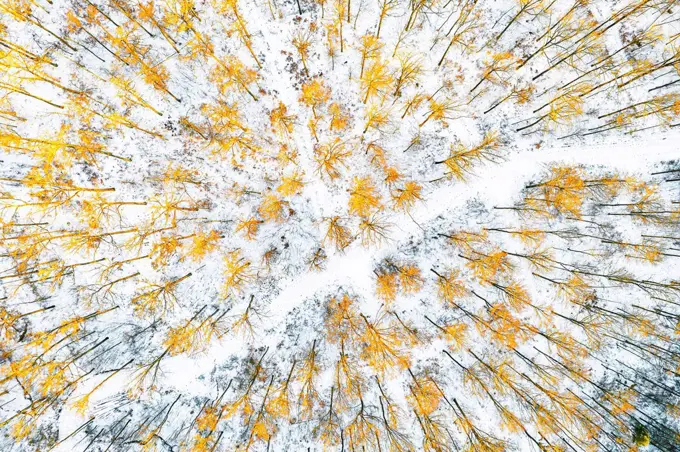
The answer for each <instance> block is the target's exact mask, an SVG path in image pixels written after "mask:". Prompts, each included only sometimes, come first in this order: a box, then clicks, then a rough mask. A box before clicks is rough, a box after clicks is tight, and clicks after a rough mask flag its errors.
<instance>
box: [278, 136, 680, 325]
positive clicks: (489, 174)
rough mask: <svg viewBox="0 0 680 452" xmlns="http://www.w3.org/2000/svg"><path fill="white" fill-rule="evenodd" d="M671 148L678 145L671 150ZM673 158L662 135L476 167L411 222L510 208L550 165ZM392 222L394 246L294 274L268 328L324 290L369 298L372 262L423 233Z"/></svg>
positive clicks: (354, 252) (643, 163)
mask: <svg viewBox="0 0 680 452" xmlns="http://www.w3.org/2000/svg"><path fill="white" fill-rule="evenodd" d="M669 143H678V144H677V146H675V148H674V147H673V146H669ZM677 158H680V133H676V134H672V135H666V136H665V139H656V140H655V139H653V138H650V137H645V143H644V147H641V145H638V144H636V143H634V142H629V143H620V144H613V145H596V146H586V147H576V146H574V147H555V148H552V149H539V150H531V151H523V152H520V153H516V154H514V155H511V156H509V157H508V159H507V160H505V161H504V162H502V163H500V164H497V165H486V166H484V167H483V168H482V167H480V168H478V169H477V174H479V175H480V176H477V177H475V176H473V177H471V178H470V179H469V180H468V181H467V182H464V183H463V182H455V181H451V182H443V183H441V182H440V183H439V185H438V188H437V189H436V190H435V191H434V192H432V193H430V194H429V196H428V198H427V199H426V201H425V202H423V203H420V204H419V205H418V206H417V208H415V209H414V210H413V212H412V217H413V218H414V219H415V221H417V222H418V223H419V224H420V225H426V224H427V223H428V222H429V221H431V220H433V219H435V218H436V217H437V216H439V215H441V214H443V213H444V212H446V211H447V210H450V209H451V210H452V209H456V208H459V207H462V206H464V205H465V203H466V202H468V201H469V200H472V199H475V198H479V199H481V200H483V201H484V202H485V203H487V204H489V205H509V204H511V203H512V202H513V201H514V200H515V199H516V197H517V196H518V195H519V193H520V191H521V189H522V187H523V185H524V184H525V183H526V181H527V179H529V178H531V177H532V176H534V175H536V174H537V173H540V172H541V170H542V169H543V168H546V167H547V166H549V165H550V164H551V163H553V162H561V163H567V164H586V165H604V166H606V167H609V168H616V169H619V170H621V171H625V172H628V173H636V172H640V171H646V170H647V169H648V168H649V167H651V165H653V164H654V163H656V162H660V161H664V160H672V159H677ZM393 221H394V222H398V227H395V228H393V230H392V234H391V239H392V241H391V242H390V243H388V244H385V245H384V246H383V248H382V249H377V250H376V249H365V248H363V247H361V246H360V245H359V244H358V243H354V244H352V245H351V246H350V248H349V249H348V250H346V252H345V253H341V254H339V253H336V254H334V255H332V256H329V258H328V261H327V265H326V268H325V270H323V271H321V272H307V273H305V274H301V275H297V276H296V277H295V279H294V281H292V282H290V283H288V285H287V287H285V288H283V289H282V291H281V292H280V293H279V294H278V296H277V297H275V298H274V299H273V300H272V301H271V304H270V306H271V311H272V313H273V314H274V316H273V317H272V318H270V319H269V323H270V325H272V326H273V325H275V324H276V323H277V322H279V321H283V320H284V319H285V317H286V316H287V315H288V313H289V312H290V311H291V310H293V309H294V308H295V307H296V306H298V305H299V304H300V303H301V302H302V301H304V300H305V299H307V298H309V297H313V296H314V295H315V294H316V293H317V292H320V291H323V290H327V289H331V288H334V287H337V286H340V285H345V286H347V287H352V290H354V291H355V292H357V293H359V294H361V293H367V294H368V293H372V291H373V284H374V282H373V266H374V265H375V262H374V257H375V256H376V255H380V254H381V252H382V251H384V250H385V249H387V248H389V249H395V248H396V246H398V244H399V243H400V242H402V241H403V240H407V239H408V238H409V237H411V236H415V237H417V236H418V235H419V234H422V233H423V232H422V231H421V230H420V229H419V227H418V226H417V225H416V224H415V223H414V222H413V221H412V220H411V219H410V218H408V216H406V215H404V216H402V217H400V218H399V217H398V218H395V219H393Z"/></svg>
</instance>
